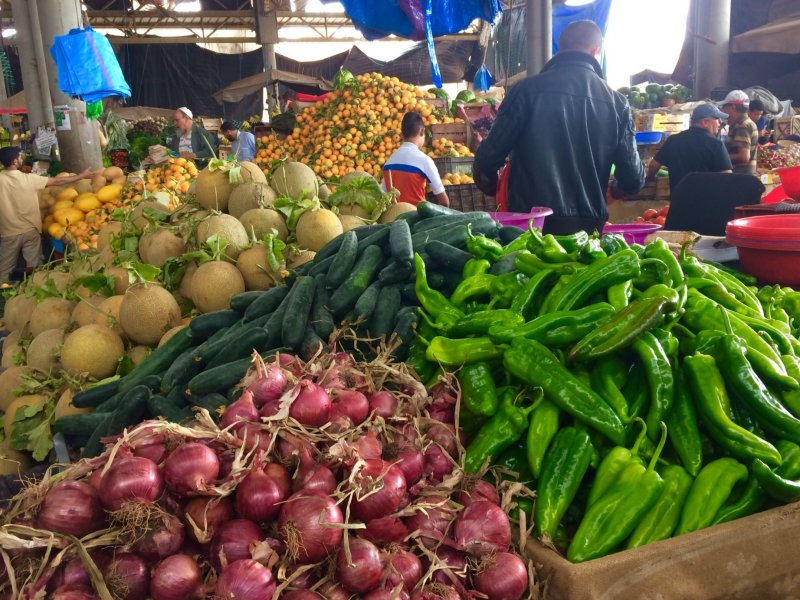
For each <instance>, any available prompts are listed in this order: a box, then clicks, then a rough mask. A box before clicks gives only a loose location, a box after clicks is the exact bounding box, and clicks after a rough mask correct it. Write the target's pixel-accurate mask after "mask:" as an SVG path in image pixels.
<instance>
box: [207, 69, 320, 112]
mask: <svg viewBox="0 0 800 600" xmlns="http://www.w3.org/2000/svg"><path fill="white" fill-rule="evenodd" d="M273 83H281V84H283V85H285V86H286V87H288V88H290V89H292V90H294V91H295V92H300V93H302V94H314V95H317V94H324V93H325V92H329V91H331V90H332V89H333V86H332V85H331V84H330V83H328V82H327V81H325V80H324V79H320V78H319V77H311V76H310V75H300V74H299V73H290V72H289V71H280V70H278V69H270V70H269V71H266V72H264V73H256V74H255V75H251V76H250V77H245V78H244V79H240V80H239V81H234V82H233V83H232V84H230V85H229V86H227V87H225V88H223V89H221V90H220V91H218V92H216V93H215V94H213V96H214V99H215V100H216V101H217V102H219V103H220V104H221V103H223V102H239V101H240V100H241V99H242V98H244V97H246V96H249V95H250V94H252V93H253V92H257V91H258V90H260V89H262V88H264V87H266V86H268V85H272V84H273Z"/></svg>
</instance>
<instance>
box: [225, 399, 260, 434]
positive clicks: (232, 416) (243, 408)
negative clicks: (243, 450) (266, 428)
mask: <svg viewBox="0 0 800 600" xmlns="http://www.w3.org/2000/svg"><path fill="white" fill-rule="evenodd" d="M258 420H259V419H258V409H257V408H256V405H255V404H254V403H253V394H252V393H251V392H249V391H247V390H245V391H244V393H243V394H242V395H241V396H240V397H239V399H238V400H237V401H236V402H233V403H231V404H229V405H228V408H226V409H225V412H224V413H222V418H221V419H220V422H219V424H220V426H221V427H223V428H225V427H229V426H231V425H234V424H235V425H234V427H233V430H234V431H238V430H239V429H241V426H242V423H241V421H244V422H247V423H258Z"/></svg>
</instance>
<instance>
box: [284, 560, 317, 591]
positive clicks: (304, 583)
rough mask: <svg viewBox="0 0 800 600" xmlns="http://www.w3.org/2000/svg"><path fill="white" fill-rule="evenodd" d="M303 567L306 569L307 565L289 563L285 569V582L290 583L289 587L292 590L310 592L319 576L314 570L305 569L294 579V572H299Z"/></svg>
mask: <svg viewBox="0 0 800 600" xmlns="http://www.w3.org/2000/svg"><path fill="white" fill-rule="evenodd" d="M305 567H307V565H301V564H297V563H289V566H288V568H287V569H286V581H291V583H290V584H289V585H290V586H291V588H292V589H298V590H310V589H311V588H312V587H314V586H315V585H316V584H317V582H318V581H319V580H320V575H319V573H318V572H317V570H316V569H306V570H305V571H303V572H302V573H300V574H299V575H297V576H296V577H295V576H294V574H295V571H299V570H300V569H303V568H305Z"/></svg>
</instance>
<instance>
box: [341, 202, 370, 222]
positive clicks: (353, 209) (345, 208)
mask: <svg viewBox="0 0 800 600" xmlns="http://www.w3.org/2000/svg"><path fill="white" fill-rule="evenodd" d="M339 214H340V215H349V216H351V217H359V218H361V219H369V213H368V212H367V211H366V210H365V209H364V207H363V206H361V205H360V204H340V205H339Z"/></svg>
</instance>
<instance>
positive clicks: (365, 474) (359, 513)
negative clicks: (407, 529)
mask: <svg viewBox="0 0 800 600" xmlns="http://www.w3.org/2000/svg"><path fill="white" fill-rule="evenodd" d="M364 462H365V463H366V464H365V466H364V468H363V469H361V471H359V473H358V475H357V477H356V478H355V485H357V486H358V487H359V489H360V492H361V493H360V494H358V493H357V494H356V495H355V496H354V497H353V500H352V503H351V505H350V507H351V510H352V513H353V516H354V517H355V518H356V519H358V520H359V521H363V522H364V523H368V522H369V521H371V520H372V519H379V518H381V517H386V516H389V515H390V514H392V513H393V512H395V511H396V510H397V509H398V508H400V505H401V504H402V503H403V500H404V499H405V495H406V478H405V477H404V476H403V472H402V471H401V470H400V469H398V468H397V467H395V466H393V465H390V464H389V463H387V462H385V461H383V460H380V459H378V460H367V461H364ZM378 482H382V485H381V486H380V489H379V490H378V491H376V492H375V493H373V494H370V495H368V496H366V497H362V499H360V500H359V499H358V496H359V495H361V496H363V495H364V494H366V493H367V492H369V491H370V490H371V489H373V488H374V487H377V486H379V485H380V484H379V483H378Z"/></svg>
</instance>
